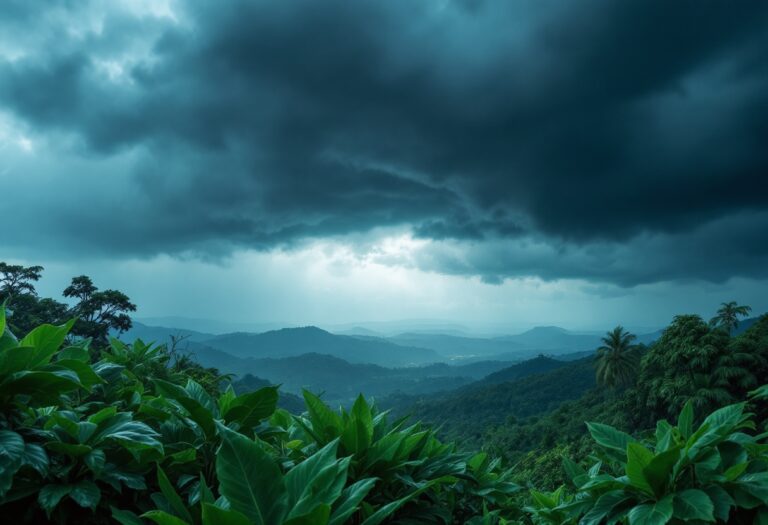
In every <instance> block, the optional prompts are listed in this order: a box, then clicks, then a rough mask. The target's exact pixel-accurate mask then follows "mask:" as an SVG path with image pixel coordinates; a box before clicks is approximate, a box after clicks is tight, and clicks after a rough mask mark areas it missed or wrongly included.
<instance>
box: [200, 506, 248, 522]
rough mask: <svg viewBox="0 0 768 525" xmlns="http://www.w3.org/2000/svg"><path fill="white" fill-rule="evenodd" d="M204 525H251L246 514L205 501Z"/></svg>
mask: <svg viewBox="0 0 768 525" xmlns="http://www.w3.org/2000/svg"><path fill="white" fill-rule="evenodd" d="M203 525H251V521H250V520H249V519H248V517H246V516H245V514H243V513H241V512H237V511H236V510H232V509H222V508H219V507H217V506H215V505H212V504H210V503H203Z"/></svg>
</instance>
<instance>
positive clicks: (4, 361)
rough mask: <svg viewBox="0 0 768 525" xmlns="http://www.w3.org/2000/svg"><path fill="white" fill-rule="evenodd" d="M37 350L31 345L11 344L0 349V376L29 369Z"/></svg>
mask: <svg viewBox="0 0 768 525" xmlns="http://www.w3.org/2000/svg"><path fill="white" fill-rule="evenodd" d="M36 353H37V350H36V349H35V348H33V347H31V346H16V345H14V346H11V347H9V348H6V349H4V350H0V377H2V376H6V375H9V374H15V373H16V372H21V371H23V370H27V369H29V363H31V362H32V359H34V357H35V355H36Z"/></svg>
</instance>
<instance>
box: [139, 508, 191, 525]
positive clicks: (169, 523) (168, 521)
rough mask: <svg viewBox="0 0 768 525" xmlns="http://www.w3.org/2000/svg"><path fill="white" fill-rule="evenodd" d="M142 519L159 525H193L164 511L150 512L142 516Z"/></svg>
mask: <svg viewBox="0 0 768 525" xmlns="http://www.w3.org/2000/svg"><path fill="white" fill-rule="evenodd" d="M141 517H142V518H147V519H148V520H152V521H154V522H155V523H157V525H192V524H191V523H187V522H186V521H184V520H182V519H180V518H177V517H176V516H174V515H173V514H169V513H167V512H165V511H162V510H150V511H149V512H145V513H144V514H142V515H141Z"/></svg>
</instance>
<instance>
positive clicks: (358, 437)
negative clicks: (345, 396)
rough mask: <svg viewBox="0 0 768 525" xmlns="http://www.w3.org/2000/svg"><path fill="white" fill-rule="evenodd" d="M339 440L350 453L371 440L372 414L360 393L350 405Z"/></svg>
mask: <svg viewBox="0 0 768 525" xmlns="http://www.w3.org/2000/svg"><path fill="white" fill-rule="evenodd" d="M341 440H342V443H343V444H344V448H345V449H346V450H347V451H348V452H351V453H358V452H361V451H363V450H365V449H366V448H368V447H369V446H370V444H371V441H372V440H373V415H372V414H371V407H370V406H368V403H367V402H366V401H365V398H364V397H363V396H362V395H359V396H358V397H357V400H355V404H354V405H353V406H352V411H351V412H350V414H349V420H348V421H346V425H345V428H344V432H343V433H342V435H341Z"/></svg>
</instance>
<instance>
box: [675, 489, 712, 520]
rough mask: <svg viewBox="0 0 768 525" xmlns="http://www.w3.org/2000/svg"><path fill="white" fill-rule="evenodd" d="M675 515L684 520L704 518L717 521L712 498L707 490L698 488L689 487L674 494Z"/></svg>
mask: <svg viewBox="0 0 768 525" xmlns="http://www.w3.org/2000/svg"><path fill="white" fill-rule="evenodd" d="M673 508H674V516H675V518H677V519H680V520H684V521H691V520H702V521H715V516H714V510H715V507H714V505H713V504H712V500H711V499H710V498H709V496H707V493H706V492H703V491H701V490H698V489H688V490H683V491H681V492H676V493H675V495H674V502H673Z"/></svg>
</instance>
